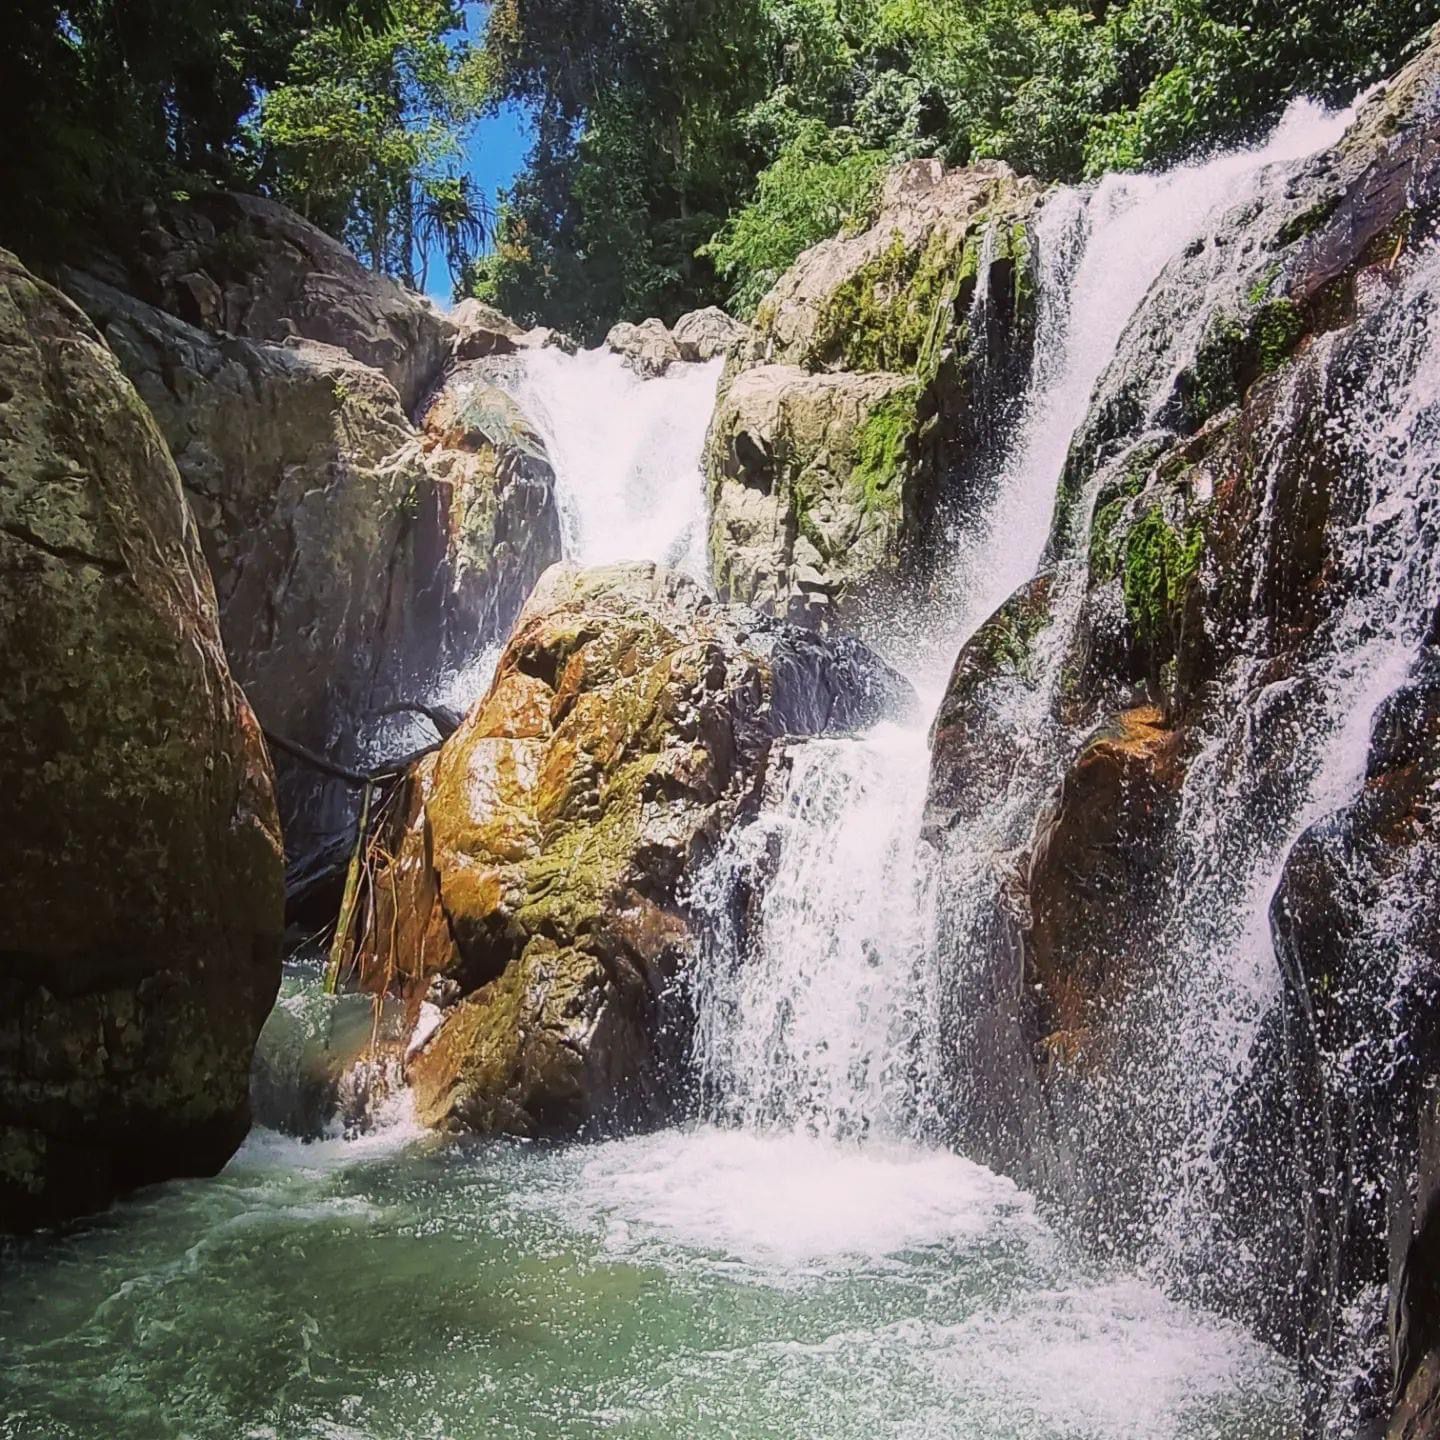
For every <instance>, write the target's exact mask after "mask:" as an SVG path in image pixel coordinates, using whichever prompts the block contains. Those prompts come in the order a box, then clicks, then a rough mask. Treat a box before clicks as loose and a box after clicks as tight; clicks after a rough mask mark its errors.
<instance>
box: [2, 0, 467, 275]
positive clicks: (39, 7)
mask: <svg viewBox="0 0 1440 1440" xmlns="http://www.w3.org/2000/svg"><path fill="white" fill-rule="evenodd" d="M463 20H464V11H463V6H462V5H461V3H460V0H76V3H61V0H14V10H13V12H12V14H11V15H10V16H8V17H7V38H8V39H9V41H10V46H11V48H10V52H9V55H8V58H7V61H6V66H7V71H8V72H9V73H8V74H7V76H6V84H5V86H4V94H3V97H0V106H3V107H4V112H5V118H6V119H7V120H8V122H9V126H8V129H9V145H8V151H9V159H8V163H7V164H6V166H5V167H4V169H3V172H0V201H3V202H4V203H3V204H0V239H3V240H4V242H5V243H7V244H9V245H11V246H12V247H13V248H16V249H18V250H20V251H21V253H22V254H24V255H25V256H26V258H28V259H31V260H32V261H33V262H34V263H40V264H44V263H46V262H47V261H48V260H51V259H54V258H58V257H60V256H62V255H63V254H64V253H65V251H66V249H67V247H69V246H71V245H73V244H74V243H75V241H76V239H77V237H81V236H84V235H86V234H88V233H90V232H91V231H93V230H96V229H103V228H105V227H106V226H107V225H109V224H114V223H115V222H116V221H117V220H122V217H124V216H125V215H127V214H129V213H131V211H132V210H133V208H134V206H135V205H136V204H137V202H141V201H144V200H146V199H151V198H157V197H164V196H166V195H173V194H176V193H186V192H193V191H195V190H197V189H203V188H206V187H230V188H242V189H251V190H256V191H259V192H261V193H267V194H272V195H275V196H277V197H279V198H281V199H284V200H287V201H289V202H290V203H292V204H294V205H295V206H296V207H297V208H298V209H300V210H302V211H303V212H304V213H306V214H307V215H309V216H310V217H311V218H313V219H314V220H315V221H316V223H318V224H320V225H322V226H323V227H325V228H326V229H328V230H330V231H331V232H332V233H334V234H335V235H337V236H339V237H340V238H342V239H344V240H346V241H348V242H349V243H350V244H351V245H352V246H354V248H355V249H356V251H357V253H359V254H360V255H361V256H362V257H364V258H365V259H367V260H368V261H369V262H370V263H371V264H372V265H373V266H374V267H375V268H376V269H382V270H386V271H388V272H389V273H391V274H395V275H397V276H400V277H401V278H404V279H406V280H409V281H410V282H411V283H418V282H420V281H421V280H422V279H423V273H422V272H423V267H424V257H425V255H426V254H428V253H429V252H430V251H431V250H435V249H438V250H439V251H440V252H441V253H442V254H444V255H445V256H446V258H447V260H448V261H449V263H450V264H451V265H452V267H453V268H454V269H455V271H456V272H457V273H458V272H459V271H460V270H462V269H463V268H464V266H465V265H466V264H467V263H468V262H469V260H470V259H471V258H472V256H473V255H474V254H475V253H476V252H477V251H478V249H479V248H480V242H481V238H482V229H483V227H484V224H485V220H486V216H485V214H484V211H483V207H482V205H481V203H480V201H479V197H477V195H476V194H475V192H474V189H473V186H472V185H471V184H470V182H469V181H468V180H467V179H466V178H465V176H464V174H463V168H462V165H461V161H462V159H463V156H462V153H461V138H462V136H463V134H464V132H465V130H466V129H467V127H468V126H469V125H470V124H471V123H472V122H473V120H474V119H475V118H476V117H477V116H478V114H479V112H480V108H481V105H482V102H483V100H484V96H485V64H486V62H487V57H486V56H485V55H484V54H483V52H481V51H479V50H478V49H475V48H473V47H472V46H471V45H470V44H469V42H468V40H467V37H466V36H465V34H464V23H463ZM122 223H123V220H122Z"/></svg>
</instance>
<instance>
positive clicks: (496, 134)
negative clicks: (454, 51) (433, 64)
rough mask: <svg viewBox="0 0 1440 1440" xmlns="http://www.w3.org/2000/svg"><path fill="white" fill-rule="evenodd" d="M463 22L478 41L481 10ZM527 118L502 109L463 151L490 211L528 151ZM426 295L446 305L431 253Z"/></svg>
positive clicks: (473, 9)
mask: <svg viewBox="0 0 1440 1440" xmlns="http://www.w3.org/2000/svg"><path fill="white" fill-rule="evenodd" d="M465 18H466V24H467V29H468V31H469V38H470V39H471V40H472V41H478V40H479V38H480V37H481V35H482V34H483V33H484V30H485V7H484V6H483V5H467V6H466V7H465ZM530 139H531V126H530V120H529V117H528V116H527V115H526V114H525V112H524V111H523V110H521V109H520V108H519V107H518V106H514V105H506V106H504V107H503V108H502V109H501V110H500V112H499V114H497V115H489V116H486V117H485V119H483V120H481V121H480V123H479V124H478V125H477V126H476V127H475V130H474V132H473V133H472V134H471V136H470V139H469V143H468V144H467V145H466V147H465V171H466V173H467V174H468V175H469V176H470V178H471V179H472V180H474V181H475V183H476V184H477V185H478V186H479V187H480V190H481V192H482V193H483V194H484V196H485V198H486V200H487V201H488V202H489V204H490V208H491V210H494V209H495V208H496V202H497V198H498V196H499V192H500V191H501V190H503V189H505V188H506V187H507V186H508V185H509V184H510V183H511V182H512V181H513V180H514V179H515V177H516V175H518V174H519V173H520V171H521V169H522V168H523V167H524V164H525V155H526V152H527V151H528V150H529V149H530ZM428 290H429V293H430V294H431V295H432V296H434V298H435V299H436V300H439V301H440V302H442V303H443V304H446V305H448V304H449V303H450V272H449V271H448V270H446V268H445V257H444V256H443V255H442V254H439V253H438V252H434V251H432V252H431V255H430V275H429V285H428Z"/></svg>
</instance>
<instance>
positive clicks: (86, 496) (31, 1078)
mask: <svg viewBox="0 0 1440 1440" xmlns="http://www.w3.org/2000/svg"><path fill="white" fill-rule="evenodd" d="M0 656H3V662H0V663H3V668H4V673H5V683H4V685H3V686H0V746H3V749H4V752H5V756H6V760H5V777H6V778H5V783H4V784H3V785H0V957H3V958H0V1229H7V1230H13V1229H17V1228H24V1227H28V1226H33V1225H37V1224H44V1223H47V1222H50V1221H54V1220H57V1219H60V1218H62V1217H64V1216H67V1215H73V1214H77V1213H82V1212H84V1211H88V1210H92V1209H95V1208H98V1207H99V1206H101V1205H103V1204H105V1203H106V1202H107V1201H108V1200H109V1199H110V1198H111V1197H112V1196H113V1195H115V1194H116V1193H118V1192H121V1191H124V1190H127V1189H130V1188H132V1187H134V1186H136V1185H141V1184H144V1183H146V1182H149V1181H153V1180H159V1179H163V1178H166V1177H168V1176H174V1175H196V1174H209V1173H213V1172H214V1171H216V1170H218V1169H219V1168H220V1166H221V1165H223V1164H224V1163H225V1161H226V1160H227V1159H228V1158H229V1157H230V1155H231V1153H232V1152H233V1151H234V1149H235V1147H236V1146H237V1145H238V1144H239V1142H240V1140H241V1139H242V1137H243V1136H244V1134H245V1132H246V1129H247V1127H248V1124H249V1111H248V1105H247V1098H246V1095H247V1091H246V1083H247V1073H248V1070H249V1065H250V1057H251V1053H252V1051H253V1048H254V1044H255V1037H256V1035H257V1034H258V1033H259V1030H260V1027H261V1025H262V1023H263V1022H264V1019H265V1015H266V1013H267V1011H268V1010H269V1008H270V1005H271V1002H272V1001H273V999H274V997H275V991H276V987H277V985H278V983H279V978H280V937H281V928H282V904H283V888H282V865H281V854H280V840H279V832H278V826H277V822H276V814H275V802H274V796H273V792H272V779H271V772H270V765H269V761H268V759H267V757H266V750H265V745H264V742H263V740H262V739H261V736H260V731H259V728H258V726H257V725H256V723H255V720H254V717H253V716H252V715H251V713H250V710H249V707H248V706H247V705H246V703H245V699H244V696H243V695H242V694H241V692H240V690H239V689H238V687H237V686H236V685H235V683H234V681H233V680H232V679H231V676H230V671H229V668H228V667H227V665H226V661H225V656H224V652H223V650H222V648H221V643H220V634H219V629H218V626H217V618H216V605H215V596H214V592H213V590H212V587H211V582H210V576H209V572H208V571H207V569H206V567H205V562H204V560H203V558H202V556H201V553H200V545H199V540H198V536H197V534H196V530H195V525H194V522H193V520H192V518H191V515H190V511H189V509H188V507H187V506H186V503H185V497H184V494H183V492H182V490H181V484H180V477H179V476H178V474H177V473H176V470H175V466H174V464H173V462H172V461H171V458H170V455H169V453H168V451H167V450H166V447H165V442H164V439H163V438H162V436H161V434H160V432H159V430H158V429H157V428H156V425H155V422H154V420H153V419H152V418H151V416H150V413H149V412H148V411H147V410H146V408H145V406H144V405H143V404H142V402H141V400H140V398H139V397H138V396H137V395H136V393H135V390H134V389H133V387H132V386H131V385H130V383H129V381H128V380H127V379H126V378H125V376H124V373H123V372H122V370H121V368H120V366H119V365H118V363H117V362H116V359H115V357H114V355H112V354H111V352H110V351H109V350H108V349H106V347H105V345H104V343H103V342H102V341H101V339H100V337H99V336H98V335H97V334H96V332H95V331H94V329H93V328H92V327H91V326H90V324H89V322H88V321H87V320H86V319H85V317H84V316H83V315H82V314H81V312H80V311H79V310H78V309H76V308H75V307H74V306H73V305H72V304H71V303H70V302H69V301H68V300H66V299H65V298H64V297H62V296H61V295H60V294H59V293H58V292H57V291H55V290H52V289H51V288H50V287H48V286H46V285H44V284H41V283H40V282H39V281H37V280H35V279H34V278H32V277H31V276H30V275H29V274H27V273H26V271H25V270H24V269H22V268H21V266H20V265H19V264H18V262H17V261H15V259H14V258H13V257H12V256H10V255H9V254H6V253H3V252H0Z"/></svg>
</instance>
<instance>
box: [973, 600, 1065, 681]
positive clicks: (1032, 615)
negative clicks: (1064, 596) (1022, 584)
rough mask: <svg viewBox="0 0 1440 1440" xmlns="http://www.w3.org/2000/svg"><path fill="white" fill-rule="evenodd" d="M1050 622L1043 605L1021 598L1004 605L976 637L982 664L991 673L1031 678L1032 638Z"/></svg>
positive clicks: (1033, 645) (1033, 639) (1033, 646)
mask: <svg viewBox="0 0 1440 1440" xmlns="http://www.w3.org/2000/svg"><path fill="white" fill-rule="evenodd" d="M1049 623H1050V614H1049V611H1048V610H1047V609H1046V608H1045V606H1044V605H1043V604H1034V603H1030V601H1029V599H1028V597H1021V598H1020V599H1019V601H1018V602H1017V603H1012V604H1009V605H1007V606H1006V607H1005V608H1004V609H1003V610H1001V611H1000V613H999V614H998V615H996V617H995V618H994V619H993V620H991V621H990V622H989V624H987V625H986V626H985V627H984V629H983V630H982V631H981V632H980V634H979V635H978V636H977V637H976V639H977V643H978V648H979V649H980V651H981V653H982V655H983V656H984V663H985V665H986V666H987V667H988V669H989V670H990V672H991V673H995V674H999V673H1003V672H1009V673H1011V674H1014V675H1021V676H1026V677H1028V676H1030V675H1031V674H1032V669H1033V667H1032V665H1031V659H1032V656H1033V653H1034V648H1035V639H1036V637H1037V636H1038V635H1039V634H1040V632H1041V631H1042V630H1044V629H1045V627H1046V626H1047V625H1048V624H1049Z"/></svg>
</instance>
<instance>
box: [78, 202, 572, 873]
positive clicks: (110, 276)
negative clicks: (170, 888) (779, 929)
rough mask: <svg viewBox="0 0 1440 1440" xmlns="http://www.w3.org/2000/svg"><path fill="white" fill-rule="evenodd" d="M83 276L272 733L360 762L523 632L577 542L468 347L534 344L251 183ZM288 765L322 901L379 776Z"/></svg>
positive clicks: (282, 778) (288, 801)
mask: <svg viewBox="0 0 1440 1440" xmlns="http://www.w3.org/2000/svg"><path fill="white" fill-rule="evenodd" d="M66 284H67V285H68V286H69V288H70V290H71V293H72V294H73V295H74V297H75V298H76V299H77V300H78V301H79V303H80V304H81V305H82V307H83V308H85V309H86V310H87V312H88V313H89V314H90V316H91V318H92V319H93V320H94V321H95V323H96V324H97V325H98V326H99V328H100V329H101V331H102V333H103V335H104V337H105V339H106V340H107V341H108V342H109V344H110V345H111V346H112V348H113V349H114V351H115V353H116V354H117V355H118V356H119V358H120V361H121V363H122V364H123V366H124V367H125V371H126V373H127V375H128V376H129V377H130V379H131V380H132V381H133V383H134V384H135V386H136V388H137V389H138V390H139V392H140V394H141V396H142V398H143V399H144V400H145V402H146V404H147V405H149V407H150V409H151V411H152V412H153V413H154V415H155V417H156V419H157V420H158V421H159V424H160V427H161V430H162V431H163V432H164V435H165V438H166V441H167V442H168V444H169V446H170V449H171V451H172V453H173V454H174V457H175V462H176V465H177V466H178V468H179V471H180V475H181V478H182V480H183V482H184V485H185V489H186V495H187V498H188V500H189V502H190V505H191V507H192V509H193V510H194V513H195V517H196V521H197V523H198V526H199V532H200V537H201V542H202V544H203V546H204V549H205V555H206V559H207V560H208V561H209V564H210V568H211V571H212V573H213V574H214V577H215V588H216V591H217V594H218V596H219V601H220V626H221V633H222V635H223V636H224V640H225V646H226V651H227V654H228V655H229V658H230V663H231V665H232V667H233V668H234V671H235V675H236V678H237V679H238V680H239V681H240V683H241V684H242V685H243V686H244V688H245V692H246V694H247V695H248V696H249V698H250V702H251V704H253V705H254V707H255V710H256V713H257V715H258V716H259V718H260V722H261V724H262V725H263V726H264V728H265V729H266V731H267V732H269V733H270V734H272V735H274V736H276V737H279V738H281V739H283V740H284V741H288V742H290V743H291V745H293V746H298V747H302V748H303V749H304V750H307V751H310V752H312V753H314V754H318V755H320V756H322V757H324V758H325V759H328V760H329V761H331V762H333V763H335V764H337V765H339V766H341V767H343V768H348V769H351V770H356V771H364V770H368V769H370V768H372V766H373V765H374V764H375V763H377V762H378V761H379V760H382V759H384V758H386V756H387V754H394V753H396V752H401V753H403V752H404V751H405V750H406V749H408V748H414V744H413V741H414V740H418V739H419V738H420V736H419V734H417V733H416V732H414V731H413V730H412V729H409V728H407V726H408V727H413V726H414V724H415V721H416V712H415V711H414V710H413V709H411V710H408V711H407V709H406V707H413V706H415V705H417V704H419V705H424V704H427V703H430V702H433V701H435V700H436V699H438V698H440V696H441V694H442V692H444V691H445V690H446V688H447V686H449V685H451V684H452V683H453V682H454V680H455V677H456V676H457V675H458V674H460V673H462V672H463V671H464V669H465V667H466V666H467V665H468V664H469V663H470V662H471V661H472V660H473V658H474V657H475V655H476V654H477V653H478V652H480V651H481V650H483V649H484V648H485V647H486V646H487V645H492V644H498V643H499V642H501V641H502V640H503V639H504V637H505V636H506V635H507V634H508V632H509V629H510V626H511V624H512V623H513V621H514V619H515V616H516V615H517V614H518V613H519V610H520V606H521V605H522V604H523V603H524V600H525V597H526V595H528V594H529V592H530V589H531V587H532V586H533V585H534V583H535V581H536V580H537V579H538V578H539V576H540V574H541V572H542V571H543V570H544V569H545V568H546V566H548V565H551V564H553V563H554V562H555V561H556V560H558V559H559V558H560V524H559V515H558V511H557V509H556V504H555V496H554V475H553V473H552V471H551V469H550V466H549V463H548V461H547V459H546V456H545V453H544V447H543V445H541V443H540V442H539V440H538V439H537V437H536V436H535V434H534V432H533V429H532V428H531V427H530V425H529V424H528V422H527V421H525V419H524V417H522V416H519V415H518V414H516V413H514V410H513V406H507V405H505V404H504V403H501V402H500V401H496V402H495V403H490V404H488V405H487V404H486V403H485V402H484V398H483V397H484V392H485V391H486V389H487V387H486V386H485V384H484V379H483V376H478V375H477V374H475V373H474V372H475V371H476V370H477V369H478V368H481V367H482V366H483V362H475V361H470V360H466V359H464V358H463V357H465V356H469V355H473V354H475V353H476V352H477V351H480V352H484V353H496V352H497V350H502V349H503V350H510V349H514V348H515V347H516V345H517V344H520V343H526V342H527V341H528V340H529V339H531V338H533V337H525V336H521V335H520V334H519V332H518V331H517V332H515V334H513V335H512V334H511V333H510V332H511V331H513V330H514V327H510V326H509V325H508V322H504V320H503V317H499V322H498V323H499V325H500V326H501V328H500V329H493V328H486V326H485V325H484V324H482V323H480V321H481V320H483V317H476V316H474V315H471V314H468V313H461V314H457V322H458V323H453V322H452V321H451V320H449V319H447V318H445V317H443V316H441V315H440V314H439V313H438V311H436V310H435V309H434V308H433V307H431V306H430V305H429V304H428V303H427V302H424V301H422V300H421V299H420V298H419V297H417V296H414V295H411V294H409V293H408V292H406V291H404V290H402V289H401V288H400V287H399V286H397V285H395V284H394V283H393V282H392V281H390V280H388V279H386V278H384V277H383V276H376V275H372V274H371V273H369V272H368V271H366V270H365V269H363V267H361V266H360V265H359V264H358V262H356V260H355V259H354V257H353V256H351V255H350V254H349V253H348V252H347V251H345V250H344V249H343V247H341V246H339V245H337V244H336V243H335V242H334V241H332V240H330V239H329V238H328V237H327V236H325V235H323V234H321V233H320V232H319V231H318V230H315V229H314V227H312V226H310V225H308V224H306V223H305V222H304V221H303V220H301V219H300V217H299V216H297V215H293V214H291V213H290V212H289V211H287V210H285V209H284V208H283V207H280V206H277V205H273V204H270V203H269V202H265V201H261V200H256V199H253V198H250V197H243V196H229V197H226V196H219V197H211V198H209V199H207V200H205V201H203V202H201V203H197V204H196V205H194V206H189V207H186V208H183V209H176V210H175V211H173V212H169V213H164V214H158V215H156V216H155V217H154V222H153V225H152V227H151V228H150V229H149V230H147V231H146V232H145V233H144V234H143V235H142V236H141V237H140V240H139V243H138V244H137V246H136V248H135V252H134V253H133V254H132V255H130V256H128V257H126V259H125V261H124V262H123V263H122V262H121V261H118V260H116V259H114V258H113V257H112V258H111V259H109V260H106V261H99V262H97V263H96V265H95V266H94V267H93V271H92V272H91V273H78V272H72V273H70V274H69V275H68V276H67V278H66ZM452 355H453V356H455V357H457V358H454V359H452V358H451V357H452ZM477 386H478V387H479V388H478V390H477ZM477 395H478V396H479V398H478V399H477V398H476V396H477ZM461 400H465V401H467V403H468V411H467V410H465V409H464V407H463V406H461V405H460V404H459V403H458V402H459V401H461ZM407 715H408V720H407V718H406V717H407ZM425 733H428V732H425ZM407 736H408V737H409V741H408V742H407ZM276 766H277V771H278V776H279V784H280V809H281V817H282V820H283V822H284V829H285V837H286V849H287V856H288V860H289V868H290V877H289V878H290V889H291V891H292V894H293V895H294V896H295V897H296V899H297V900H302V901H303V900H304V898H305V896H306V895H307V893H309V892H311V891H312V890H314V889H315V888H316V887H319V888H320V889H321V890H322V891H324V890H326V889H328V888H333V881H334V876H335V874H336V871H337V869H338V867H340V866H341V865H343V863H344V859H345V857H346V856H347V855H348V852H349V846H350V835H351V831H352V829H353V824H354V819H355V812H356V809H357V803H358V802H357V792H356V790H355V787H354V786H353V785H349V784H347V783H346V782H344V781H342V780H339V779H337V778H336V777H335V776H334V775H331V774H326V773H325V772H323V771H321V770H318V769H317V768H316V767H315V766H314V765H312V764H310V763H308V762H305V761H303V760H297V759H296V758H295V755H294V754H293V753H291V752H290V751H288V750H277V753H276Z"/></svg>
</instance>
